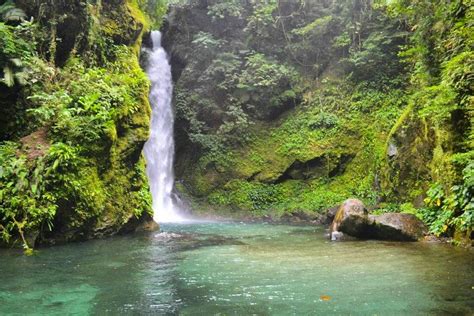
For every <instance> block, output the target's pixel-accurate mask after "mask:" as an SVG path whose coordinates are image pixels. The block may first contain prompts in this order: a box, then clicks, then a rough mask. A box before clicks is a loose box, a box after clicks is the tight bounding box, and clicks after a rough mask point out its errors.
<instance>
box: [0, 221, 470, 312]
mask: <svg viewBox="0 0 474 316" xmlns="http://www.w3.org/2000/svg"><path fill="white" fill-rule="evenodd" d="M162 231H163V232H161V233H156V232H155V233H149V234H145V235H133V236H122V237H114V238H109V239H106V240H97V241H90V242H85V243H76V244H69V245H65V246H57V247H53V248H48V249H41V250H40V251H39V253H38V254H37V255H35V256H32V257H26V256H23V255H21V254H19V253H18V251H15V250H0V273H1V278H2V279H1V282H0V315H26V314H38V315H88V314H91V315H104V314H109V315H176V314H180V315H216V314H220V315H251V314H255V315H349V314H351V315H449V314H453V315H469V314H472V313H473V312H474V278H473V277H474V265H473V263H474V253H473V252H472V251H469V250H465V249H456V248H452V247H448V246H445V245H441V244H429V243H397V242H380V241H354V242H328V241H327V240H326V239H325V238H324V233H325V231H324V228H322V227H314V226H286V225H270V224H244V223H199V224H181V225H163V226H162Z"/></svg>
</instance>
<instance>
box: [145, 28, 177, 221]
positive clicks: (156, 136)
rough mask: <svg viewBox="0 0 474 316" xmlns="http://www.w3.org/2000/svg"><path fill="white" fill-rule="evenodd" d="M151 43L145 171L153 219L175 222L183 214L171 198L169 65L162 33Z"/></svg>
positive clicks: (172, 174) (155, 35)
mask: <svg viewBox="0 0 474 316" xmlns="http://www.w3.org/2000/svg"><path fill="white" fill-rule="evenodd" d="M151 39H152V43H153V47H152V49H151V50H150V51H149V56H148V67H147V69H146V72H147V75H148V78H149V79H150V81H151V90H150V96H149V98H150V104H151V108H152V115H151V133H150V138H149V139H148V141H147V142H146V144H145V147H144V154H145V158H146V161H147V168H146V170H147V175H148V179H149V181H150V189H151V195H152V199H153V213H154V215H153V218H154V220H155V221H156V222H177V221H182V220H183V217H182V215H181V214H180V213H179V209H178V207H177V206H176V205H175V203H174V201H173V197H172V196H173V184H174V173H173V158H174V157H173V156H174V138H173V122H174V117H173V108H172V105H171V99H172V92H173V84H172V80H171V66H170V64H169V62H168V56H167V54H166V51H165V50H164V49H163V47H161V33H160V32H159V31H153V32H152V33H151Z"/></svg>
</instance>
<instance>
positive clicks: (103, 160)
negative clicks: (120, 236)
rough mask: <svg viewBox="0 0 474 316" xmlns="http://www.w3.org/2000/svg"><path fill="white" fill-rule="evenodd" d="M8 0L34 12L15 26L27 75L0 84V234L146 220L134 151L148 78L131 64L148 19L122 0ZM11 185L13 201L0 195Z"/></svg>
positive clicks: (13, 238) (146, 111) (82, 234)
mask: <svg viewBox="0 0 474 316" xmlns="http://www.w3.org/2000/svg"><path fill="white" fill-rule="evenodd" d="M17 6H18V7H20V8H23V9H24V11H25V12H26V14H27V15H28V16H32V17H34V19H35V21H36V22H35V23H33V24H32V26H31V27H30V28H31V29H30V31H29V33H26V34H20V33H19V35H18V36H19V38H22V39H26V40H32V39H33V40H34V42H33V41H32V43H34V44H35V45H32V46H31V51H29V52H28V54H25V55H26V57H25V59H24V64H25V66H26V67H28V71H29V73H28V78H27V79H28V81H27V83H26V84H23V85H20V84H17V85H15V86H14V87H12V88H11V89H7V91H12V92H11V95H10V96H9V97H8V98H5V99H3V98H2V103H4V104H5V107H4V108H2V110H0V111H4V112H5V114H6V115H11V119H10V122H11V126H9V127H8V131H11V133H7V134H5V137H6V138H4V139H3V140H4V142H3V143H2V144H1V146H2V147H1V150H0V152H1V154H2V156H1V157H2V163H4V164H5V166H8V168H6V169H5V170H6V171H5V170H4V171H5V172H3V173H2V186H1V187H0V191H1V193H2V194H1V196H2V198H1V201H0V204H1V205H2V212H3V213H1V214H0V215H2V216H1V217H0V225H1V226H0V228H1V229H2V233H3V237H4V238H3V239H4V241H7V242H8V243H9V244H17V245H20V244H21V243H24V242H25V240H22V239H26V241H27V242H28V245H24V246H25V247H26V246H34V245H41V244H52V243H58V242H64V241H74V240H85V239H90V238H97V237H103V236H108V235H113V234H116V233H119V232H129V231H133V230H135V229H136V228H137V227H139V226H141V225H143V224H144V223H146V222H151V221H152V218H151V217H152V216H151V215H152V211H151V196H150V193H149V187H148V180H147V177H146V173H145V161H144V158H143V156H142V148H143V145H144V143H145V142H146V140H147V139H148V136H149V123H150V122H149V120H150V114H151V109H150V105H149V103H148V93H149V81H148V79H147V77H146V75H145V73H144V71H143V70H142V69H141V67H140V64H139V48H140V46H141V41H142V36H143V34H144V33H145V32H146V31H147V30H148V28H149V26H150V19H149V18H148V17H147V16H146V14H145V13H144V12H143V11H142V10H141V8H140V6H139V4H138V3H137V2H136V1H128V0H104V1H87V2H85V1H70V2H69V1H67V2H64V1H63V2H59V3H56V2H54V3H49V2H34V3H33V4H32V3H31V1H17ZM154 18H155V19H156V20H159V18H158V17H154ZM11 32H17V31H16V29H15V28H14V26H13V27H12V28H11ZM12 34H13V33H12ZM15 34H16V33H15ZM28 36H29V37H28ZM18 109H21V110H18ZM25 121H28V122H29V124H27V125H25V124H23V122H25ZM38 131H41V133H39V132H38ZM28 135H30V136H28ZM35 135H41V139H39V138H38V137H37V136H35ZM18 170H22V171H21V172H24V173H25V177H26V179H27V181H26V182H25V181H24V180H21V179H19V178H18V177H17V175H18ZM9 183H11V184H9ZM11 185H13V187H14V188H15V189H14V190H15V191H11V192H16V194H19V195H23V197H22V199H20V200H19V201H14V199H11V198H10V197H8V196H6V195H8V194H9V192H10V191H8V190H10V189H9V186H11ZM11 192H10V194H11ZM15 203H16V204H15ZM18 203H20V204H18ZM3 210H4V211H3Z"/></svg>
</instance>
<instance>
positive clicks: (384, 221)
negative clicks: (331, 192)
mask: <svg viewBox="0 0 474 316" xmlns="http://www.w3.org/2000/svg"><path fill="white" fill-rule="evenodd" d="M426 232H427V228H426V226H425V225H424V224H423V222H422V221H420V220H419V219H418V218H417V217H416V216H415V215H413V214H404V213H385V214H382V215H368V212H367V209H366V207H365V206H364V204H363V203H362V202H361V201H359V200H357V199H348V200H346V201H345V202H344V203H342V205H341V206H340V207H339V209H338V210H337V212H336V215H335V217H334V220H333V222H332V224H331V226H330V230H329V237H330V239H331V240H344V239H346V238H345V237H344V234H346V235H349V236H353V237H357V238H364V239H380V240H394V241H417V240H419V239H420V238H422V237H423V236H424V235H425V234H426Z"/></svg>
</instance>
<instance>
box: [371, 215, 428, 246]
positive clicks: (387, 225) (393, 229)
mask: <svg viewBox="0 0 474 316" xmlns="http://www.w3.org/2000/svg"><path fill="white" fill-rule="evenodd" d="M369 221H370V227H369V236H370V237H371V238H374V239H382V240H399V241H416V240H419V239H420V238H422V237H423V236H424V235H425V234H426V232H427V228H426V226H425V224H423V222H422V221H420V220H419V219H418V218H417V217H416V216H415V215H413V214H404V213H385V214H382V215H371V216H369Z"/></svg>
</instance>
